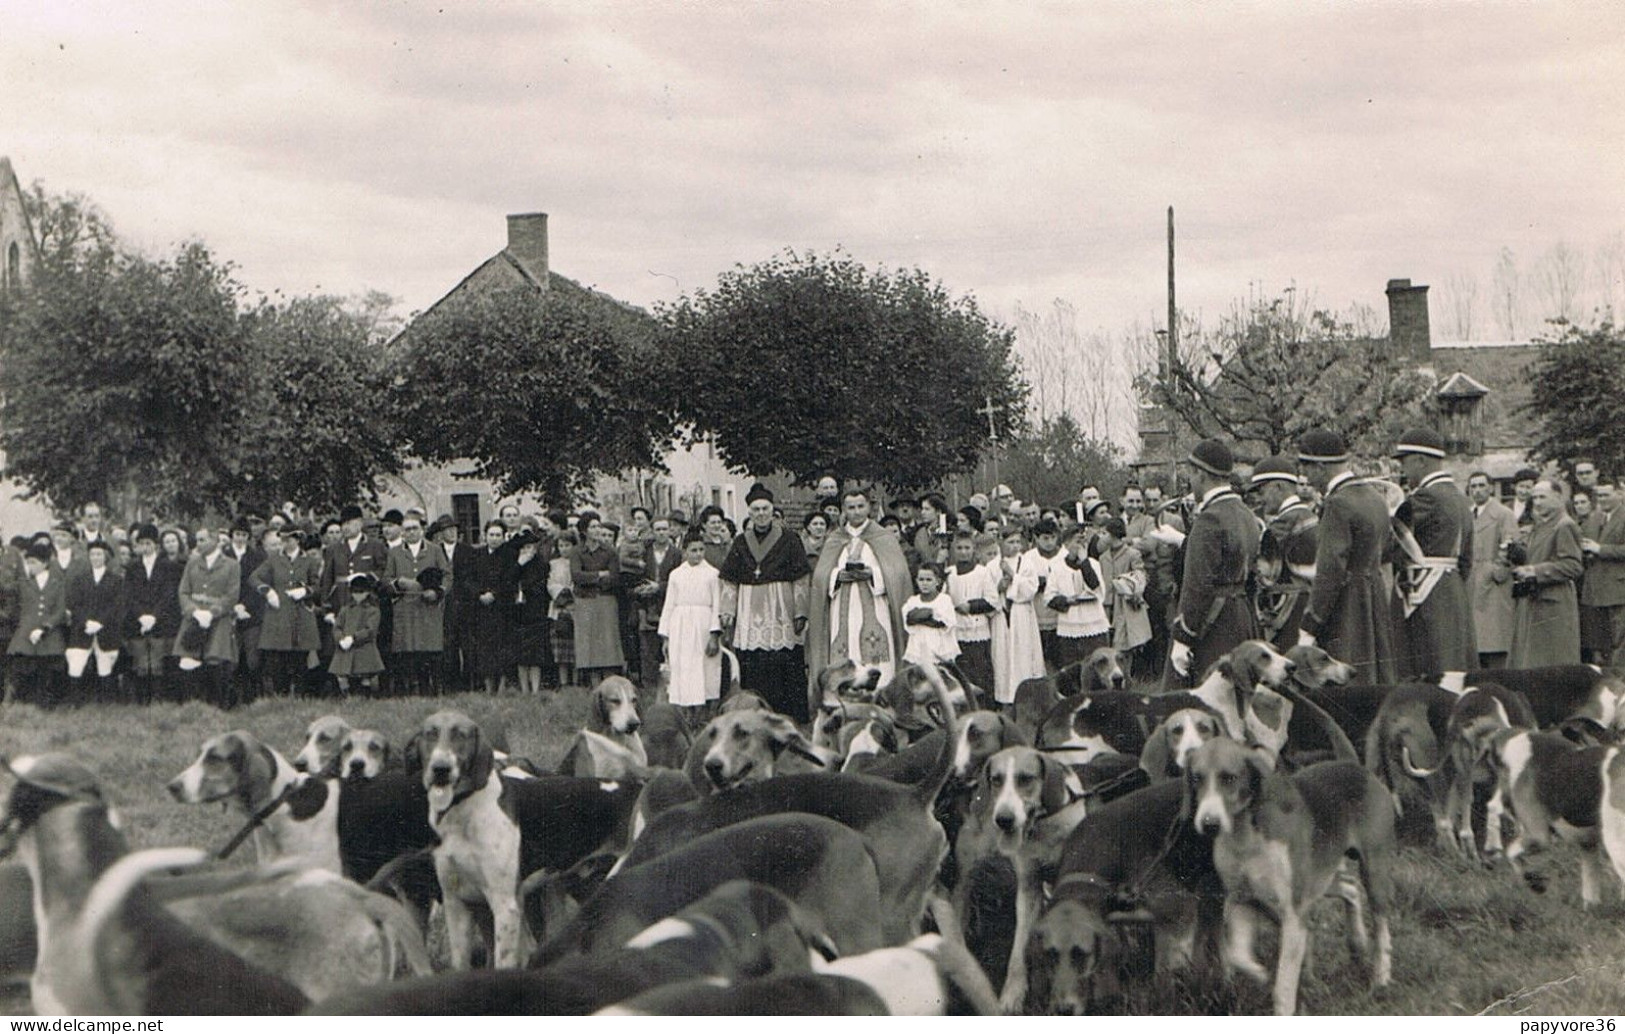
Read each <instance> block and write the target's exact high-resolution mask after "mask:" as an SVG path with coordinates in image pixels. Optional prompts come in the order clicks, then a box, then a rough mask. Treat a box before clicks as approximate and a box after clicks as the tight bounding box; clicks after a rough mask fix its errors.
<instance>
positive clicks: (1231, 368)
mask: <svg viewBox="0 0 1625 1034" xmlns="http://www.w3.org/2000/svg"><path fill="white" fill-rule="evenodd" d="M1364 319H1365V317H1357V320H1356V321H1351V320H1350V319H1347V318H1340V317H1338V316H1335V315H1333V314H1331V313H1328V312H1325V311H1322V310H1319V309H1313V308H1312V307H1311V305H1310V303H1309V302H1308V300H1306V299H1300V298H1298V297H1297V292H1295V291H1292V292H1286V293H1284V294H1283V296H1281V297H1278V298H1272V299H1264V298H1262V297H1255V298H1253V299H1251V300H1250V301H1249V302H1247V303H1246V304H1245V305H1242V304H1238V305H1237V306H1236V307H1235V308H1234V309H1233V310H1232V312H1231V314H1230V315H1229V316H1228V317H1226V318H1225V320H1224V321H1223V322H1222V323H1221V324H1220V326H1219V329H1218V330H1217V332H1215V333H1211V334H1209V333H1202V332H1198V333H1196V334H1182V341H1181V346H1182V349H1181V350H1182V354H1181V355H1180V356H1178V357H1177V358H1176V360H1175V362H1174V364H1173V370H1172V373H1171V376H1170V378H1169V380H1170V382H1171V383H1169V384H1165V383H1164V382H1162V381H1161V379H1160V378H1158V377H1156V376H1155V374H1154V373H1153V372H1151V371H1147V372H1146V373H1143V374H1142V375H1141V378H1140V384H1141V387H1142V390H1144V391H1145V392H1146V394H1147V396H1148V397H1149V398H1151V399H1152V400H1153V401H1154V402H1156V403H1157V404H1159V405H1162V406H1164V407H1166V408H1167V409H1168V410H1169V411H1170V412H1171V413H1172V414H1173V415H1174V417H1175V418H1176V419H1177V420H1178V421H1179V422H1180V423H1181V424H1183V425H1184V426H1185V427H1186V428H1187V429H1189V430H1190V431H1191V432H1193V433H1195V434H1197V435H1201V436H1204V437H1205V436H1211V435H1217V436H1222V437H1225V438H1229V439H1231V440H1232V441H1235V442H1238V443H1241V444H1243V445H1244V446H1246V445H1249V444H1250V445H1252V446H1254V447H1256V448H1258V449H1260V450H1261V451H1264V452H1268V453H1282V452H1286V451H1289V450H1290V449H1291V448H1292V446H1293V444H1294V443H1295V442H1296V440H1297V438H1298V436H1299V435H1300V434H1302V433H1303V432H1304V431H1307V430H1309V429H1310V428H1313V427H1324V428H1328V429H1330V430H1333V431H1337V432H1338V433H1340V434H1342V435H1343V436H1344V438H1345V439H1346V440H1347V441H1348V442H1349V445H1350V447H1351V448H1354V449H1355V450H1356V451H1362V452H1368V453H1369V452H1374V451H1376V450H1381V449H1385V448H1387V447H1388V445H1390V444H1392V441H1393V439H1394V438H1395V437H1396V436H1397V435H1398V434H1399V433H1401V431H1402V430H1403V427H1404V426H1405V425H1407V424H1411V423H1414V422H1417V421H1419V420H1424V419H1426V416H1427V405H1428V402H1429V400H1430V398H1431V394H1432V393H1431V388H1432V382H1431V379H1430V378H1428V377H1427V376H1426V375H1424V374H1422V373H1420V372H1419V371H1418V370H1417V369H1416V368H1415V367H1414V366H1412V365H1411V360H1410V359H1409V357H1407V356H1404V355H1400V354H1398V353H1396V352H1395V351H1394V350H1393V349H1392V348H1391V346H1390V344H1389V342H1388V340H1387V339H1386V338H1381V337H1375V336H1372V335H1371V334H1370V333H1369V332H1362V328H1361V327H1360V326H1358V325H1357V321H1361V320H1364Z"/></svg>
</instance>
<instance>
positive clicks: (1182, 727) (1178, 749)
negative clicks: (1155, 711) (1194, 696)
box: [1140, 707, 1224, 783]
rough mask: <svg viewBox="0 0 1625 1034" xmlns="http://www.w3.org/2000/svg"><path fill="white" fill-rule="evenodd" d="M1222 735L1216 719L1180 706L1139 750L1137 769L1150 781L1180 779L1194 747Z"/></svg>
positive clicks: (1209, 714)
mask: <svg viewBox="0 0 1625 1034" xmlns="http://www.w3.org/2000/svg"><path fill="white" fill-rule="evenodd" d="M1223 735H1224V730H1223V729H1222V728H1220V727H1219V718H1218V716H1217V715H1214V714H1213V713H1211V712H1209V711H1202V710H1198V709H1196V708H1194V707H1185V708H1181V709H1179V710H1178V711H1175V712H1174V713H1173V714H1171V715H1169V716H1168V717H1167V718H1164V719H1163V720H1162V724H1161V725H1159V726H1157V727H1156V729H1155V730H1153V731H1152V733H1151V735H1150V736H1149V737H1147V738H1146V741H1145V749H1144V750H1142V751H1140V768H1141V769H1142V770H1143V771H1144V772H1145V774H1146V775H1148V776H1150V777H1151V781H1152V782H1154V783H1156V782H1161V781H1162V780H1164V779H1183V778H1184V776H1185V765H1186V763H1187V762H1188V761H1189V760H1190V756H1191V754H1192V753H1194V752H1195V751H1196V748H1198V747H1200V746H1201V745H1202V744H1204V743H1206V742H1207V741H1208V740H1213V739H1218V738H1219V737H1220V736H1223Z"/></svg>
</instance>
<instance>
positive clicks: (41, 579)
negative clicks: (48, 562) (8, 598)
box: [34, 567, 51, 589]
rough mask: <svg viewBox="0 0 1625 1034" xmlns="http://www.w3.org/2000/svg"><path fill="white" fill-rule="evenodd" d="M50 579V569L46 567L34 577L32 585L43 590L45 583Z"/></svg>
mask: <svg viewBox="0 0 1625 1034" xmlns="http://www.w3.org/2000/svg"><path fill="white" fill-rule="evenodd" d="M50 577H51V569H50V568H49V567H47V568H46V569H45V570H43V571H41V572H40V573H39V574H37V575H35V576H34V584H35V585H38V586H39V587H40V588H41V589H43V588H45V582H46V581H47V580H48V579H49V578H50Z"/></svg>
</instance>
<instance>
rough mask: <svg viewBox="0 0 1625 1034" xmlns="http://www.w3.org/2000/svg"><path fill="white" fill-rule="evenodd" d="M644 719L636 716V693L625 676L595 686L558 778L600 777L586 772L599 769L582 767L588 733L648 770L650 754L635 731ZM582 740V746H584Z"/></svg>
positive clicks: (609, 678) (589, 766)
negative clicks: (582, 726)
mask: <svg viewBox="0 0 1625 1034" xmlns="http://www.w3.org/2000/svg"><path fill="white" fill-rule="evenodd" d="M642 727H643V719H642V718H641V717H639V715H638V691H637V687H635V686H633V685H632V683H631V681H630V680H629V679H627V678H626V677H625V676H624V675H611V676H609V677H608V678H606V679H604V680H603V681H602V682H600V683H598V685H597V686H596V687H594V689H593V691H592V692H591V693H590V694H588V696H587V724H586V726H585V727H584V728H583V729H582V730H581V732H579V733H577V734H576V738H575V740H574V741H572V742H571V744H570V747H569V749H568V750H566V751H565V753H564V760H563V761H561V762H559V775H594V776H598V775H602V774H603V773H601V772H598V771H586V770H583V769H584V768H586V769H595V768H597V767H599V766H596V765H584V763H583V760H582V757H581V755H582V754H583V753H584V752H590V751H592V750H593V747H592V746H591V743H592V741H590V740H587V734H591V735H593V736H596V737H598V738H600V739H603V740H608V741H609V742H611V743H613V744H615V745H616V746H618V747H620V748H621V749H622V751H624V753H625V756H626V757H627V758H628V759H629V760H630V761H631V762H633V763H635V764H637V765H638V766H641V767H645V768H646V767H648V764H649V754H648V751H646V750H645V749H644V746H643V737H641V736H639V735H638V730H639V729H640V728H642ZM584 741H585V743H584Z"/></svg>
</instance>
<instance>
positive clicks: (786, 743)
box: [767, 714, 824, 768]
mask: <svg viewBox="0 0 1625 1034" xmlns="http://www.w3.org/2000/svg"><path fill="white" fill-rule="evenodd" d="M767 726H768V734H769V737H770V739H769V741H768V742H769V743H770V744H771V745H772V748H773V756H774V757H778V756H779V755H780V754H782V753H784V752H785V751H787V750H788V751H789V752H790V753H792V754H794V755H796V756H797V757H799V758H803V759H805V760H807V761H811V762H812V763H813V764H815V765H818V766H819V767H820V768H822V767H823V765H824V759H823V758H821V757H819V756H818V753H817V752H816V751H814V750H813V748H812V744H811V743H809V742H807V737H805V736H803V735H802V734H801V730H800V729H798V728H796V723H795V722H792V721H791V720H790V719H789V718H787V717H785V716H784V715H782V714H770V715H768V718H767Z"/></svg>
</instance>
